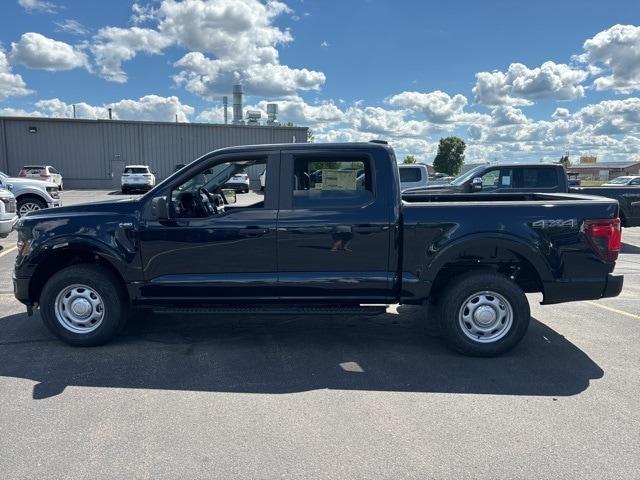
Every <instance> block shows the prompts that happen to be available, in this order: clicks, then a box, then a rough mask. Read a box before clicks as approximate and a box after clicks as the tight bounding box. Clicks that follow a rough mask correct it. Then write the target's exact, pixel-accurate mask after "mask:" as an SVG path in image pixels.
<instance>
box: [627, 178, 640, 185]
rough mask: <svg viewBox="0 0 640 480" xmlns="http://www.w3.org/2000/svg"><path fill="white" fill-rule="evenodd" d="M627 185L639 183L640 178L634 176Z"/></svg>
mask: <svg viewBox="0 0 640 480" xmlns="http://www.w3.org/2000/svg"><path fill="white" fill-rule="evenodd" d="M629 185H640V178H636V179H635V180H631V182H630V183H629Z"/></svg>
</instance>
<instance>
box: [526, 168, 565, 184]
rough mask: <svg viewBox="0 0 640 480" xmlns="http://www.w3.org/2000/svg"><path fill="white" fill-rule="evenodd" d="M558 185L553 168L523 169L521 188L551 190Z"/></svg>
mask: <svg viewBox="0 0 640 480" xmlns="http://www.w3.org/2000/svg"><path fill="white" fill-rule="evenodd" d="M556 185H558V175H557V174H556V170H555V168H523V169H522V186H521V188H551V187H555V186H556Z"/></svg>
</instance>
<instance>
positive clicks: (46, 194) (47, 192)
mask: <svg viewBox="0 0 640 480" xmlns="http://www.w3.org/2000/svg"><path fill="white" fill-rule="evenodd" d="M0 188H4V189H6V190H9V191H10V192H11V193H13V195H14V196H15V197H16V203H17V209H18V215H20V216H22V215H24V214H26V213H29V212H32V211H35V210H42V209H44V208H51V207H60V206H62V201H61V200H60V191H59V188H58V185H56V184H55V183H52V182H45V181H42V180H31V179H27V178H16V177H10V176H8V175H7V174H5V173H2V172H0Z"/></svg>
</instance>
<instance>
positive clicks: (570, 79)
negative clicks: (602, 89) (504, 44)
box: [472, 62, 588, 106]
mask: <svg viewBox="0 0 640 480" xmlns="http://www.w3.org/2000/svg"><path fill="white" fill-rule="evenodd" d="M587 77H588V73H587V72H586V71H583V70H578V69H574V68H572V67H570V66H569V65H565V64H561V63H560V64H558V63H554V62H545V63H543V64H542V65H541V66H539V67H536V68H532V69H531V68H529V67H527V66H526V65H523V64H521V63H512V64H511V65H509V68H508V70H507V71H506V72H500V71H493V72H479V73H476V84H475V86H474V87H473V90H472V92H473V94H474V95H475V101H476V103H478V104H482V105H488V106H497V105H513V106H520V105H531V104H533V103H534V100H540V99H545V98H549V99H554V100H574V99H576V98H580V97H583V96H584V87H583V86H582V85H581V84H582V83H583V82H584V81H585V80H586V79H587Z"/></svg>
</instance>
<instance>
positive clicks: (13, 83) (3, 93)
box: [0, 50, 32, 100]
mask: <svg viewBox="0 0 640 480" xmlns="http://www.w3.org/2000/svg"><path fill="white" fill-rule="evenodd" d="M29 93H32V91H31V90H29V89H28V88H27V84H26V83H25V81H24V80H23V79H22V77H21V76H20V75H18V74H17V73H12V72H11V65H9V61H8V59H7V55H6V54H5V53H4V52H3V51H2V50H0V100H5V99H6V98H9V97H15V96H20V95H27V94H29Z"/></svg>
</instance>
